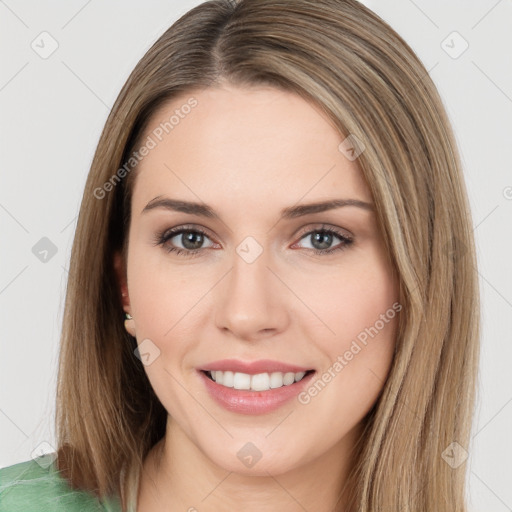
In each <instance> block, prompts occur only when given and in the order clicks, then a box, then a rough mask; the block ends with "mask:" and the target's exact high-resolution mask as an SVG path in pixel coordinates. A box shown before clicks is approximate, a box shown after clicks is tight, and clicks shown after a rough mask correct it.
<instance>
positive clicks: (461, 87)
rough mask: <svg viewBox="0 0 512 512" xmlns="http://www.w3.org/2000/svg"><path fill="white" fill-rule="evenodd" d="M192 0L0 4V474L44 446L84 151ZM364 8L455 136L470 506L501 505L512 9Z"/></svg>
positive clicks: (510, 429)
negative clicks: (465, 266)
mask: <svg viewBox="0 0 512 512" xmlns="http://www.w3.org/2000/svg"><path fill="white" fill-rule="evenodd" d="M199 3H201V2H200V1H190V0H189V1H183V0H182V1H179V2H178V1H176V0H172V1H170V0H168V1H157V0H152V1H149V2H142V1H140V2H135V1H128V2H126V1H125V2H121V0H115V1H111V2H100V1H98V0H89V1H87V0H85V1H84V0H82V1H78V0H73V1H67V2H64V1H60V2H59V1H43V2H37V1H35V0H30V1H23V2H21V1H16V0H5V1H2V0H0V41H1V42H0V52H1V63H2V64H1V66H0V130H1V133H0V141H1V144H2V146H1V164H0V172H1V174H2V175H1V187H0V222H1V223H0V230H1V243H0V251H1V254H0V257H1V265H0V311H1V312H2V316H1V323H0V329H1V336H0V344H1V358H0V432H1V436H0V467H4V466H7V465H11V464H14V463H17V462H21V461H24V460H28V459H29V458H30V457H31V456H32V454H37V455H38V454H40V453H42V452H46V451H52V445H53V442H54V441H53V440H54V437H53V417H54V393H55V378H56V363H57V356H58V345H59V334H60V328H61V321H62V312H63V300H64V290H65V283H66V279H67V277H68V272H67V268H68V262H69V255H70V249H71V243H72V238H73V233H74V229H75V226H76V219H77V214H78V208H79V204H80V200H81V194H82V191H83V186H84V184H85V179H86V175H87V172H88V170H89V166H90V163H91V160H92V156H93V152H94V149H95V146H96V144H97V141H98V138H99V135H100V132H101V129H102V127H103V124H104V122H105V120H106V117H107V115H108V112H109V109H110V107H111V105H112V104H113V102H114V100H115V98H116V96H117V94H118V93H119V90H120V88H121V86H122V85H123V83H124V81H125V80H126V78H127V77H128V74H129V73H130V71H131V70H132V69H133V67H134V66H135V64H136V63H137V62H138V60H139V59H140V58H141V57H142V55H143V54H144V53H145V51H146V50H147V49H148V48H149V47H150V46H151V44H152V43H153V42H154V41H155V40H156V39H157V38H158V37H159V36H160V35H161V34H162V33H163V32H164V31H165V29H167V28H168V27H169V26H170V25H171V24H172V23H173V22H174V21H175V20H176V19H177V18H178V17H179V16H181V15H182V14H183V13H185V12H186V11H188V10H189V9H190V8H191V7H193V6H195V5H198V4H199ZM365 4H366V5H368V6H369V7H370V8H372V9H373V10H374V11H375V12H377V14H379V15H380V16H381V17H382V18H383V19H384V20H386V21H387V22H388V23H389V24H390V25H391V26H392V27H393V28H394V29H395V30H396V31H397V32H398V33H399V34H400V35H402V37H403V38H404V39H405V40H406V41H407V42H408V43H409V44H410V45H411V46H412V48H413V49H414V50H415V51H416V52H417V54H418V56H419V57H420V58H421V59H422V61H423V62H424V64H425V66H426V68H427V69H428V70H429V73H430V75H431V77H432V79H433V80H434V82H435V83H436V84H437V86H438V88H439V91H440V93H441V96H442V98H443V101H444V103H445V106H446V108H447V111H448V114H449V116H450V119H451V121H452V123H453V125H454V128H455V132H456V136H457V141H458V143H459V147H460V151H461V153H462V158H463V164H464V171H465V176H466V183H467V186H468V189H469V197H470V201H471V205H472V215H473V225H474V232H475V235H476V240H477V250H478V258H479V275H480V283H481V292H482V302H483V308H482V321H483V324H482V328H483V332H482V357H481V374H480V381H479V389H480V396H479V401H478V406H477V412H476V417H475V425H474V432H473V437H472V442H471V445H470V446H469V447H465V448H466V449H467V451H468V452H469V463H470V470H469V472H468V479H469V493H470V500H471V506H472V508H471V510H475V511H476V510H485V511H486V512H504V511H512V486H511V485H510V483H511V482H512V440H511V439H512V436H511V433H512V403H511V402H512V372H511V371H510V364H511V362H512V357H511V356H512V343H511V341H512V340H511V335H510V332H511V328H512V320H511V318H512V271H511V266H510V262H511V261H512V241H511V240H512V238H511V226H512V222H511V221H512V172H511V164H510V162H511V161H512V154H511V153H512V150H511V147H512V126H511V125H512V115H511V114H512V71H511V66H510V62H511V59H510V54H511V50H512V31H511V30H510V28H511V26H512V2H511V1H510V0H500V1H496V0H482V1H474V0H473V1H462V0H459V1H450V2H441V1H431V2H428V1H420V0H416V1H412V0H399V1H394V2H392V1H391V0H384V1H377V0H374V1H367V2H365ZM454 31H456V32H457V33H458V35H457V34H452V33H453V32H454ZM42 32H48V33H49V34H50V35H49V36H48V35H40V34H41V33H42ZM54 41H56V43H55V42H54ZM464 41H466V42H467V45H468V48H467V49H466V50H465V51H464V52H462V50H463V49H464V47H465V46H466V43H465V42H464ZM52 44H54V45H55V44H58V48H57V49H56V50H55V51H54V53H52V54H51V55H49V56H48V55H44V52H49V51H50V50H51V49H52ZM33 47H34V48H33ZM461 52H462V53H461ZM41 54H43V55H41ZM43 57H46V58H43ZM43 237H47V238H48V239H49V240H50V241H51V244H49V242H48V241H47V240H43V241H41V239H42V238H43ZM36 244H37V245H36ZM34 246H35V249H33V248H34ZM45 248H46V249H48V250H49V252H48V253H47V254H46V253H44V252H41V251H43V250H44V249H45ZM52 248H53V252H55V251H56V253H55V254H53V253H52ZM44 260H46V261H44ZM446 414H450V411H446ZM41 443H43V444H41ZM45 443H48V444H45ZM440 456H441V454H440Z"/></svg>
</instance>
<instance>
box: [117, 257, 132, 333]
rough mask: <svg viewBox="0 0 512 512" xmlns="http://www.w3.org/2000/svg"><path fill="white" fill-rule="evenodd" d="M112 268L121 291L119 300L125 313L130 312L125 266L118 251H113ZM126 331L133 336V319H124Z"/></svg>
mask: <svg viewBox="0 0 512 512" xmlns="http://www.w3.org/2000/svg"><path fill="white" fill-rule="evenodd" d="M114 269H115V272H116V277H117V283H118V286H119V291H120V292H121V302H122V304H123V310H124V312H125V313H129V314H131V305H130V296H129V295H128V284H127V279H126V266H125V264H124V261H123V257H122V255H121V253H120V252H119V251H116V252H115V253H114ZM124 327H125V329H126V331H127V332H128V333H129V334H131V335H132V336H133V337H134V338H135V320H133V318H132V319H130V320H128V319H126V320H125V321H124Z"/></svg>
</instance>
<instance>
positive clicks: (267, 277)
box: [215, 250, 289, 341]
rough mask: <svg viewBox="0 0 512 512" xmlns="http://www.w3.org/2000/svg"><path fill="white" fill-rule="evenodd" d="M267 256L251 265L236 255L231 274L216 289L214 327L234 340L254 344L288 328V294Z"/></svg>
mask: <svg viewBox="0 0 512 512" xmlns="http://www.w3.org/2000/svg"><path fill="white" fill-rule="evenodd" d="M267 253H268V251H265V250H264V251H263V252H262V253H261V254H260V255H259V256H258V257H257V258H256V259H255V260H254V261H252V262H250V259H244V257H243V256H240V255H239V254H238V253H236V252H235V253H234V256H233V265H232V268H231V270H230V272H229V273H228V274H227V275H226V277H225V278H224V279H223V280H222V282H221V283H219V286H216V287H215V294H216V296H215V308H216V309H215V321H216V325H217V327H218V328H219V329H221V330H223V331H226V332H230V333H231V334H232V335H233V336H234V337H236V338H237V339H243V340H247V341H251V340H254V341H255V340H258V339H261V338H266V337H269V336H272V335H275V334H277V333H279V332H282V331H283V330H285V329H286V327H287V324H288V321H289V318H288V313H287V311H289V309H288V308H287V307H286V303H285V302H286V300H289V293H288V294H287V293H286V292H287V289H286V287H285V285H284V284H283V282H282V281H281V280H280V279H279V278H278V277H277V276H276V273H275V271H273V270H272V269H271V268H270V265H271V261H270V258H269V257H268V256H267Z"/></svg>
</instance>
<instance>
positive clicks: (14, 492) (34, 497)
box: [0, 454, 121, 512]
mask: <svg viewBox="0 0 512 512" xmlns="http://www.w3.org/2000/svg"><path fill="white" fill-rule="evenodd" d="M0 512H121V502H120V500H119V499H118V497H117V496H114V497H110V498H108V499H105V500H103V501H100V500H99V499H98V498H97V497H95V496H94V495H93V494H92V493H88V492H86V491H82V490H75V489H72V488H71V487H70V486H69V485H68V482H67V480H65V479H64V478H63V477H62V476H61V475H60V473H59V472H58V471H57V469H56V467H55V462H54V454H45V455H42V456H41V457H37V458H36V459H31V460H28V461H25V462H20V463H19V464H14V465H13V466H8V467H6V468H2V469H0Z"/></svg>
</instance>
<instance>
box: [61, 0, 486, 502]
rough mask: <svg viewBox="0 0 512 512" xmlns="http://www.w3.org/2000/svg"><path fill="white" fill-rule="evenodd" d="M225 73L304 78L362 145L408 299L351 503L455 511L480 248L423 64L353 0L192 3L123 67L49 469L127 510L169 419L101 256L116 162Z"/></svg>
mask: <svg viewBox="0 0 512 512" xmlns="http://www.w3.org/2000/svg"><path fill="white" fill-rule="evenodd" d="M221 81H228V82H231V83H233V84H236V85H241V86H252V85H260V84H261V85H271V86H274V87H279V88H282V89H283V90H287V91H291V92H294V93H297V94H300V95H301V96H302V97H303V98H304V99H306V100H308V101H311V102H314V103H315V104H316V105H318V106H319V107H320V108H321V109H322V111H323V112H324V113H325V115H326V116H327V117H328V119H329V120H330V121H331V122H332V124H333V126H334V127H335V128H336V129H338V130H339V132H340V134H342V135H343V136H348V135H353V136H355V137H357V139H359V140H360V141H362V142H363V144H364V151H363V152H362V153H361V155H360V156H359V158H358V164H359V166H360V168H361V170H362V172H363V174H364V177H365V179H366V181H367V183H368V185H369V187H370V190H371V192H372V194H373V198H374V202H375V205H376V208H377V213H378V222H379V224H380V229H381V231H382V234H383V237H384V239H385V241H386V248H387V250H388V252H389V255H390V257H391V259H392V261H393V264H394V266H395V267H396V269H397V272H398V276H399V281H400V303H401V304H402V305H403V310H402V313H401V316H400V323H399V329H398V335H397V340H396V350H395V354H394V359H393V362H392V367H391V371H390V374H389V376H388V378H387V380H386V382H385V383H384V385H383V386H384V387H383V390H382V393H381V395H380V397H379V399H378V401H377V402H376V403H375V405H374V407H373V408H372V410H371V411H370V413H369V414H368V416H367V418H365V430H364V438H362V439H361V443H360V445H361V449H360V450H359V452H358V454H357V458H356V461H355V465H354V468H353V472H352V475H351V478H352V483H353V490H354V491H353V492H354V501H353V504H352V505H353V507H352V508H353V510H354V511H357V512H374V511H385V512H391V511H393V512H394V511H398V510H400V511H401V512H422V511H423V512H427V511H428V512H432V511H436V512H443V511H450V512H463V511H466V505H465V498H464V494H465V489H464V485H465V464H464V463H462V464H452V463H450V459H449V457H447V456H446V454H447V453H448V454H450V453H451V455H450V456H453V453H454V451H455V452H456V453H458V454H459V455H460V454H461V453H462V454H464V450H465V449H467V447H468V442H469V437H470V431H471V426H472V416H473V408H474V400H475V393H476V379H477V362H478V357H479V354H478V351H479V321H480V318H479V317H480V308H479V291H478V280H477V277H476V257H475V249H474V240H473V234H472V224H471V217H470V210H469V204H468V200H467V194H466V190H465V185H464V181H463V174H462V169H461V162H460V157H459V154H458V150H457V147H456V142H455V139H454V136H453V133H452V130H451V127H450V123H449V120H448V118H447V115H446V113H445V110H444V107H443V104H442V101H441V99H440V97H439V95H438V92H437V90H436V87H435V85H434V84H433V82H432V80H431V78H430V76H429V75H428V72H427V71H426V69H425V67H424V66H423V65H422V63H421V62H420V60H419V59H418V57H417V56H416V55H415V53H414V52H413V51H412V50H411V48H410V47H409V46H408V45H407V43H405V42H404V41H403V39H402V38H401V37H400V36H399V35H398V34H397V33H396V32H395V31H394V30H393V29H392V28H391V27H390V26H389V25H388V24H386V23H385V22H384V21H383V20H382V19H380V18H379V17H378V16H377V15H376V14H375V13H373V12H372V11H370V10H369V9H367V8H366V7H364V6H363V5H361V4H359V3H358V2H357V1H355V0H240V1H230V0H213V1H209V2H205V3H203V4H201V5H199V6H198V7H196V8H194V9H192V10H191V11H189V12H188V13H187V14H185V15H184V16H183V17H182V18H181V19H179V20H178V21H177V22H176V23H175V24H174V25H173V26H172V27H171V28H169V29H168V30H167V31H166V32H165V33H164V34H163V35H162V36H161V37H160V38H159V39H158V40H157V41H156V43H155V44H154V45H153V46H152V47H151V48H150V49H149V51H148V52H147V53H146V55H145V56H144V57H143V58H142V59H141V60H140V62H139V63H138V64H137V66H136V67H135V69H134V70H133V72H132V74H131V75H130V77H129V79H128V80H127V82H126V84H125V85H124V87H123V88H122V90H121V92H120V94H119V97H118V98H117V100H116V102H115V105H114V106H113V108H112V111H111V113H110V115H109V117H108V120H107V122H106V125H105V128H104V130H103V133H102V135H101V138H100V140H99V143H98V147H97V150H96V153H95V156H94V160H93V162H92V166H91V169H90V172H89V175H88V178H87V183H86V186H85V191H84V195H83V199H82V204H81V209H80V215H79V218H78V225H77V229H76V235H75V239H74V243H73V248H72V254H71V262H70V275H69V281H68V287H67V293H66V302H65V310H64V319H63V329H62V340H61V353H60V359H59V371H58V388H57V402H56V410H57V416H56V432H57V442H58V459H57V464H58V468H59V469H60V470H61V471H62V474H63V475H64V476H65V477H66V478H67V479H68V480H69V482H70V483H71V485H72V486H73V487H77V488H83V489H87V490H89V491H91V492H93V493H95V494H96V495H97V496H98V497H100V498H102V497H104V496H106V495H109V494H116V495H118V496H120V498H121V501H122V506H123V511H124V510H128V509H132V508H133V506H134V503H135V500H136V493H137V482H138V475H139V474H140V471H141V468H142V463H143V460H144V458H145V456H146V455H147V453H148V452H149V450H150V449H151V448H152V447H153V446H154V445H155V443H156V442H158V441H159V440H160V439H161V438H162V437H163V436H164V434H165V426H166V418H167V412H166V410H165V409H164V408H163V406H162V404H161V403H160V402H159V400H158V398H157V397H156V395H155V393H154V392H153V390H152V388H151V385H150V383H149V381H148V378H147V376H146V374H145V372H144V368H143V365H142V363H141V361H140V360H139V359H138V358H137V357H135V355H134V352H133V351H134V349H135V348H136V341H135V339H134V338H132V337H130V336H129V335H128V334H127V333H126V332H125V330H124V327H123V320H124V314H123V308H122V303H121V296H120V291H119V286H118V282H117V280H116V275H115V271H114V267H113V260H112V256H113V253H114V251H117V250H121V249H122V250H123V255H124V257H126V248H127V233H128V226H129V222H130V198H131V190H132V188H133V182H134V179H135V176H136V165H133V166H132V167H133V170H131V167H130V168H128V167H126V166H125V164H126V162H129V161H130V155H132V152H133V150H134V148H137V147H138V144H140V142H141V141H140V138H141V134H142V133H143V131H144V129H145V127H147V125H148V121H149V119H150V118H151V116H152V114H153V113H154V112H155V111H156V109H157V108H158V107H159V106H161V105H162V104H163V103H164V102H166V101H168V100H170V99H172V98H173V97H175V96H177V95H178V94H182V93H185V92H187V91H193V90H197V89H200V88H206V87H210V86H212V85H215V84H218V83H219V82H221ZM123 166H124V167H123ZM121 168H124V169H125V172H124V173H123V172H119V170H120V169H121ZM107 182H108V183H110V185H109V186H106V183H107ZM452 443H457V444H452ZM447 450H448V451H447ZM450 450H452V451H451V452H450ZM459 458H460V457H459ZM462 460H463V457H462Z"/></svg>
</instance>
